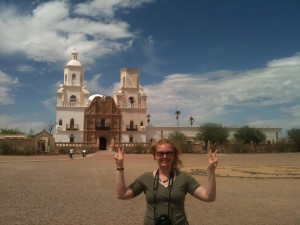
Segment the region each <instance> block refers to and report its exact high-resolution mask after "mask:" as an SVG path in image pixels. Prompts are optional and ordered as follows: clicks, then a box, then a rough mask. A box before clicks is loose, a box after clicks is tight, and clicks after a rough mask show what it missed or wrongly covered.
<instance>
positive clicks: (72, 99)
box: [70, 95, 76, 106]
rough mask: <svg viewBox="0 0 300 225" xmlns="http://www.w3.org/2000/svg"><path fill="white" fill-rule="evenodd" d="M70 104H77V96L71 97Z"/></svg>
mask: <svg viewBox="0 0 300 225" xmlns="http://www.w3.org/2000/svg"><path fill="white" fill-rule="evenodd" d="M70 106H76V96H75V95H72V96H71V97H70Z"/></svg>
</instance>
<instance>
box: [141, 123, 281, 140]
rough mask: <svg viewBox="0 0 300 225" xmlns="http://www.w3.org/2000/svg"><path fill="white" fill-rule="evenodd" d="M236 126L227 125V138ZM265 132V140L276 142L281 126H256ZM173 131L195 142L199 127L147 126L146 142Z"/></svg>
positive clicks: (235, 129)
mask: <svg viewBox="0 0 300 225" xmlns="http://www.w3.org/2000/svg"><path fill="white" fill-rule="evenodd" d="M238 129H239V128H238V127H234V128H232V127H228V131H229V137H228V140H233V139H234V134H235V133H236V132H237V131H238ZM256 129H258V130H260V131H262V132H263V133H264V134H266V142H269V143H276V142H277V141H278V140H280V139H281V131H282V128H256ZM174 131H180V132H182V133H183V134H184V135H185V136H187V138H188V141H189V142H195V140H194V138H195V137H196V134H197V133H198V132H199V127H180V126H177V127H175V126H174V127H169V126H148V127H147V132H146V134H147V137H146V139H147V142H152V140H153V139H155V140H160V139H161V138H162V137H164V138H168V136H169V134H170V133H172V132H174Z"/></svg>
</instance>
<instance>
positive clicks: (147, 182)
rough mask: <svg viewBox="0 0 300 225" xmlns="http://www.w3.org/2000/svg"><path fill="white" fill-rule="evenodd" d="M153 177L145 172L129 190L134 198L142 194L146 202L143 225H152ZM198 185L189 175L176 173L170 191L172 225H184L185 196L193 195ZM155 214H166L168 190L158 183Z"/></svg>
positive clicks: (150, 173) (185, 222)
mask: <svg viewBox="0 0 300 225" xmlns="http://www.w3.org/2000/svg"><path fill="white" fill-rule="evenodd" d="M153 183H154V176H153V173H152V172H147V173H144V174H142V175H141V176H139V177H138V178H137V179H136V180H135V181H134V182H133V183H132V184H130V185H129V188H131V189H132V191H133V194H134V197H136V196H138V195H139V194H141V193H142V192H144V194H145V197H146V202H147V210H146V214H145V218H144V225H154V224H155V223H154V208H153V206H154V195H153ZM199 186H200V184H199V183H198V182H197V181H196V180H195V179H194V178H193V177H192V176H191V175H189V174H187V173H185V172H181V171H178V172H177V175H176V179H175V180H174V183H173V190H172V191H171V205H170V215H169V216H170V218H171V220H172V222H173V223H172V224H173V225H186V224H187V218H186V214H185V210H184V201H185V195H186V194H187V193H190V194H191V195H193V194H194V192H195V190H196V189H197V188H198V187H199ZM156 199H157V200H156V201H157V205H156V212H157V214H158V215H161V214H166V215H167V214H168V202H169V189H168V187H164V186H163V185H162V184H160V183H159V185H158V188H157V195H156Z"/></svg>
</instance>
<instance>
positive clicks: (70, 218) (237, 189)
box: [0, 151, 300, 225]
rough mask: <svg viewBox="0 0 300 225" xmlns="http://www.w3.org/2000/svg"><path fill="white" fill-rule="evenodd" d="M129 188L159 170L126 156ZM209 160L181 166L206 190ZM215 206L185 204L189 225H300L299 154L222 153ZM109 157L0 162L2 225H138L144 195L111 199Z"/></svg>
mask: <svg viewBox="0 0 300 225" xmlns="http://www.w3.org/2000/svg"><path fill="white" fill-rule="evenodd" d="M125 157H126V158H125V160H126V161H125V176H126V183H127V184H129V183H130V182H132V181H133V180H134V179H135V178H136V177H137V176H138V175H140V174H141V173H143V172H145V171H151V170H153V169H155V168H156V162H155V161H154V160H153V157H152V156H151V155H126V156H125ZM207 157H208V156H207V155H205V154H183V155H182V160H183V164H184V167H183V168H182V170H184V171H187V172H190V173H192V174H193V176H194V177H195V178H196V179H197V180H198V181H199V182H200V183H201V184H202V185H204V186H205V185H206V182H207V177H206V167H207ZM218 158H219V165H218V168H217V200H216V201H215V202H213V203H205V202H201V201H199V200H197V199H195V198H193V197H191V196H189V195H187V197H186V213H187V215H188V219H189V222H190V224H191V225H198V224H215V225H216V224H236V225H240V224H261V225H267V224H300V154H299V153H282V154H220V155H219V156H218ZM115 175H116V169H115V162H114V160H113V152H109V151H101V152H97V153H96V154H91V155H88V157H86V158H83V157H82V156H81V155H75V156H74V159H73V160H71V159H69V158H68V156H67V155H58V156H0V224H3V225H19V224H20V225H35V224H36V225H44V224H51V225H54V224H63V225H69V224H72V225H77V224H82V225H92V224H105V225H107V224H115V225H117V224H121V225H123V224H124V225H134V224H138V225H141V224H142V223H143V216H144V212H145V199H144V196H143V195H140V196H138V197H137V198H135V199H131V200H128V201H122V200H118V199H117V198H116V187H115V184H116V182H115Z"/></svg>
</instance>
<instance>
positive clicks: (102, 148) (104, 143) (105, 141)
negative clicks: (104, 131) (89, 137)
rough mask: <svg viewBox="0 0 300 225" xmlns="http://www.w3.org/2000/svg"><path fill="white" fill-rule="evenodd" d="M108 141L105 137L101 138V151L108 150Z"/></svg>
mask: <svg viewBox="0 0 300 225" xmlns="http://www.w3.org/2000/svg"><path fill="white" fill-rule="evenodd" d="M106 146H107V140H106V138H105V137H100V138H99V150H106Z"/></svg>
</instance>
